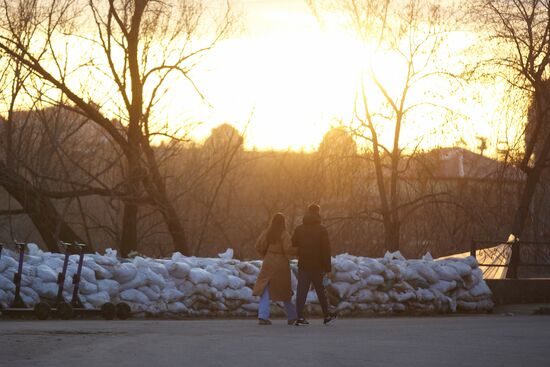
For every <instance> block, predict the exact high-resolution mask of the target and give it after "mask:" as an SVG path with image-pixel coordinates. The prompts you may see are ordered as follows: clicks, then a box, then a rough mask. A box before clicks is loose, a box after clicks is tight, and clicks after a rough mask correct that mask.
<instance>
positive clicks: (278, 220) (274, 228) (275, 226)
mask: <svg viewBox="0 0 550 367" xmlns="http://www.w3.org/2000/svg"><path fill="white" fill-rule="evenodd" d="M284 230H285V216H284V215H283V214H281V213H277V214H275V215H274V216H273V218H271V224H270V225H269V228H268V229H267V235H266V240H267V243H268V244H272V243H275V242H277V241H279V240H280V239H281V234H282V233H283V231H284Z"/></svg>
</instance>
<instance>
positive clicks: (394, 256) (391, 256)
mask: <svg viewBox="0 0 550 367" xmlns="http://www.w3.org/2000/svg"><path fill="white" fill-rule="evenodd" d="M384 260H386V261H387V262H391V261H393V260H399V261H405V258H404V257H403V255H401V252H400V251H395V252H389V251H386V253H385V254H384Z"/></svg>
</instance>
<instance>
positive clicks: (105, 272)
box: [84, 255, 114, 279]
mask: <svg viewBox="0 0 550 367" xmlns="http://www.w3.org/2000/svg"><path fill="white" fill-rule="evenodd" d="M84 266H86V268H89V269H91V270H92V271H93V272H94V273H95V278H96V279H111V278H112V277H113V276H114V275H113V272H111V271H110V270H109V269H107V268H106V267H104V266H102V265H99V264H97V263H96V262H95V260H94V258H93V257H92V256H89V255H87V256H85V257H84Z"/></svg>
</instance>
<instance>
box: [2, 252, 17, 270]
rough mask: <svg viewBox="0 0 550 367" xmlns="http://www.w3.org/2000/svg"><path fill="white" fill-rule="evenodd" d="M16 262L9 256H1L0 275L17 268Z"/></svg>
mask: <svg viewBox="0 0 550 367" xmlns="http://www.w3.org/2000/svg"><path fill="white" fill-rule="evenodd" d="M17 265H18V264H17V261H15V259H13V258H12V257H10V256H6V255H3V256H2V258H1V259H0V273H3V272H4V271H5V270H6V269H9V268H13V269H16V268H17Z"/></svg>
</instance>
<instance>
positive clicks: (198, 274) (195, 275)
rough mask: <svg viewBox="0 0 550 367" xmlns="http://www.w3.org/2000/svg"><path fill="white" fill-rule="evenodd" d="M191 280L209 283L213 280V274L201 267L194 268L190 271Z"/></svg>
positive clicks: (198, 282)
mask: <svg viewBox="0 0 550 367" xmlns="http://www.w3.org/2000/svg"><path fill="white" fill-rule="evenodd" d="M189 280H191V281H192V282H193V283H194V284H201V283H207V284H209V283H210V282H211V281H212V274H210V273H209V272H207V271H206V270H204V269H201V268H193V269H191V271H189Z"/></svg>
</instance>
